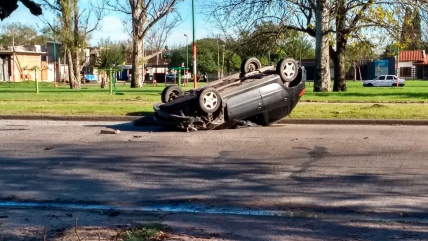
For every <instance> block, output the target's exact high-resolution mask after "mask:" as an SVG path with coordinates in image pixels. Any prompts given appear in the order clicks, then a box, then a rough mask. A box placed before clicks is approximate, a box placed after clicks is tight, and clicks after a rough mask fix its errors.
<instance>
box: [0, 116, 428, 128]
mask: <svg viewBox="0 0 428 241" xmlns="http://www.w3.org/2000/svg"><path fill="white" fill-rule="evenodd" d="M0 120H44V121H99V122H108V121H118V122H137V123H139V122H141V123H142V124H144V123H145V124H146V125H151V124H155V122H154V120H153V118H152V117H151V116H147V117H144V116H50V115H41V116H40V115H0ZM275 124H300V125H408V126H428V119H427V120H392V119H387V120H381V119H379V120H373V119H290V118H285V119H282V120H280V121H278V122H276V123H275Z"/></svg>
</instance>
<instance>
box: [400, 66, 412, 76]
mask: <svg viewBox="0 0 428 241" xmlns="http://www.w3.org/2000/svg"><path fill="white" fill-rule="evenodd" d="M400 77H412V67H402V68H400Z"/></svg>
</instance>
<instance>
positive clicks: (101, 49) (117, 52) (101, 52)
mask: <svg viewBox="0 0 428 241" xmlns="http://www.w3.org/2000/svg"><path fill="white" fill-rule="evenodd" d="M125 58H126V49H125V46H124V45H123V44H120V43H114V42H112V41H111V40H110V39H105V40H104V39H101V40H100V43H99V44H98V51H97V58H96V60H95V67H98V68H99V69H101V70H102V72H104V73H106V70H107V69H110V68H117V66H119V65H121V64H122V62H123V61H124V60H125ZM101 78H102V79H101V88H104V87H105V84H106V82H105V80H106V78H105V76H103V77H101Z"/></svg>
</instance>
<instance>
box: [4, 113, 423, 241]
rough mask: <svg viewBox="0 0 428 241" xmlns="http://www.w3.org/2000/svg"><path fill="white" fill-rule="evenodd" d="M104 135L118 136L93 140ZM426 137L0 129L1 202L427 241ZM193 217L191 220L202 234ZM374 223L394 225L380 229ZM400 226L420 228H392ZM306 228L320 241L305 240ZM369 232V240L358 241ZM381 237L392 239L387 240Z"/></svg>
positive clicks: (314, 130)
mask: <svg viewBox="0 0 428 241" xmlns="http://www.w3.org/2000/svg"><path fill="white" fill-rule="evenodd" d="M106 127H109V128H114V129H119V130H121V133H120V134H116V135H108V134H100V131H101V130H103V129H106ZM427 136H428V127H423V126H412V127H409V126H334V125H325V126H322V125H287V126H282V127H271V128H251V129H239V130H220V131H206V132H202V131H201V132H194V133H182V132H164V131H162V129H160V128H158V127H133V126H132V125H130V124H126V123H90V122H40V121H0V151H1V156H0V201H15V202H38V203H44V202H49V203H63V204H67V203H73V204H101V205H109V206H118V207H120V206H144V205H146V206H150V205H159V204H162V205H172V206H174V205H181V204H186V203H191V204H192V205H193V204H195V205H198V204H199V205H204V206H207V207H215V208H219V209H221V208H224V207H236V208H251V209H259V210H276V211H279V212H283V213H285V214H287V215H288V217H287V218H288V219H287V220H282V219H281V220H282V221H281V220H277V219H273V218H270V219H269V217H264V218H267V219H269V220H270V221H269V222H274V223H275V222H276V223H275V224H272V225H274V226H275V225H277V226H281V225H282V224H284V223H288V224H290V223H295V222H300V221H296V220H297V219H299V220H300V219H303V221H302V220H301V222H304V223H305V224H306V225H308V223H306V222H313V220H312V219H311V218H313V217H318V218H322V219H323V220H335V222H342V221H338V220H342V218H343V220H347V222H348V221H349V220H359V221H358V222H363V224H362V226H361V227H360V228H362V229H361V230H360V229H358V228H355V227H354V226H353V225H348V226H346V225H342V226H340V228H342V229H346V228H352V230H353V231H352V232H348V231H346V230H345V231H343V232H344V234H343V235H345V234H346V235H349V233H357V234H355V235H354V234H353V235H354V236H351V237H349V236H346V235H345V236H340V235H338V232H337V226H334V225H332V223H328V224H320V223H319V222H318V221H317V222H316V223H317V225H318V226H317V225H315V224H314V225H315V226H314V225H312V226H311V225H309V226H311V228H310V229H308V230H307V232H303V231H302V232H301V235H300V231H299V235H300V236H299V235H297V234H296V235H295V233H293V235H295V236H286V235H290V230H291V228H290V230H288V231H287V230H283V229H281V230H276V231H272V230H270V231H269V232H270V234H272V235H271V236H272V237H275V238H269V239H264V238H260V236H259V237H258V238H259V239H257V238H256V237H257V235H259V234H261V233H260V232H262V231H261V230H269V229H266V228H265V229H263V225H267V226H269V225H268V224H267V223H268V221H266V220H265V221H261V220H262V219H260V218H255V217H248V219H247V222H248V223H246V224H245V222H241V221H242V220H244V217H240V220H241V221H240V222H239V223H240V224H239V225H240V226H239V225H238V224H236V222H235V226H233V225H226V224H225V223H227V222H226V221H224V223H223V224H219V225H218V226H216V227H217V228H219V227H220V226H222V230H226V229H227V227H229V228H230V227H234V228H233V229H234V230H235V229H237V227H238V230H241V234H239V235H241V236H239V235H238V236H233V237H235V238H230V240H252V239H251V238H249V237H253V240H324V239H325V240H338V239H340V240H353V238H355V239H356V240H358V238H359V239H360V240H383V238H386V239H389V238H391V237H392V238H393V237H398V239H403V238H405V239H406V240H428V232H427V230H428V228H427V225H426V223H428V212H427V207H428V205H427V204H428V197H427V196H428V192H427V191H428V178H427V177H428V176H427V174H428V162H427V160H428V145H427ZM3 212H11V211H10V210H8V211H3ZM1 214H2V209H0V217H1ZM183 215H186V214H183ZM8 216H9V215H8ZM12 216H13V215H12ZM195 217H196V216H193V219H192V218H191V217H189V218H188V219H187V220H193V221H194V222H193V225H197V224H198V225H202V223H203V221H200V220H199V221H195ZM293 217H294V218H297V219H293ZM335 217H337V218H335ZM216 218H217V219H220V218H219V217H218V216H216V217H215V218H212V220H215V219H216ZM175 219H176V217H175ZM175 219H174V220H175ZM198 219H201V216H198ZM1 220H2V219H1V218H0V230H1V227H2V226H1ZM171 220H172V219H171ZM171 220H170V222H173V221H171ZM204 220H205V222H207V220H208V219H204ZM223 220H224V219H223ZM227 220H229V222H231V221H230V220H232V219H230V218H228V219H227ZM249 220H253V221H251V222H250V221H249ZM373 220H374V221H373ZM382 220H384V221H385V222H392V224H390V225H389V226H388V225H387V227H382V228H379V227H378V226H379V225H381V224H382V225H385V224H384V223H383V222H382ZM388 220H390V221H388ZM391 220H392V221H391ZM404 220H407V221H406V222H408V221H409V220H410V221H411V222H416V223H417V224H412V225H411V228H410V227H409V226H408V224H406V225H404V226H400V225H398V224H399V223H401V221H404ZM166 221H168V220H166ZM176 221H177V220H175V221H174V222H175V223H176ZM372 221H373V222H374V223H373V222H372ZM410 221H409V222H410ZM260 222H263V224H260ZM281 222H284V223H282V224H281ZM379 222H382V223H381V224H379ZM250 223H251V225H253V226H255V227H258V228H250V229H251V230H259V231H257V233H256V234H254V233H252V234H251V232H245V233H247V234H248V235H250V236H248V237H246V236H245V235H244V234H242V230H245V229H246V228H247V229H248V228H249V227H252V226H251V225H250ZM342 223H343V222H342ZM369 223H370V224H369ZM15 224H16V223H15ZM305 224H302V225H299V227H300V228H303V227H305ZM354 224H355V223H354ZM9 225H11V224H10V222H9ZM16 225H17V224H16ZM213 225H214V224H212V223H211V224H210V225H208V226H210V227H213ZM246 225H247V226H246ZM248 225H250V226H248ZM258 225H259V226H258ZM260 225H262V226H260ZM365 225H366V226H365ZM376 225H377V226H376ZM395 225H398V226H400V227H395ZM214 226H215V225H214ZM224 226H226V227H224ZM239 228H240V229H239ZM296 229H297V227H296ZM354 229H355V230H354ZM366 229H369V231H367V230H366ZM401 229H404V230H405V231H400V230H401ZM410 229H411V230H410ZM293 230H294V229H293ZM309 230H312V232H315V233H317V232H319V231H320V230H324V231H323V232H322V235H321V234H320V235H319V236H317V235H315V236H308V235H306V236H305V235H303V234H304V233H310V231H309ZM325 230H331V234H332V236H329V235H328V231H325ZM364 230H365V231H364ZM388 230H389V231H388ZM229 231H230V230H229ZM229 231H227V232H226V231H225V232H226V233H228V232H229ZM247 231H248V230H247ZM294 231H295V230H294ZM294 231H293V232H294ZM370 231H373V232H376V233H375V234H372V235H371V236H370V237H371V238H370V237H365V236H364V235H367V233H370ZM255 232H256V231H255ZM388 232H394V233H393V234H392V236H391V237H389V236H388V235H390V234H391V233H388ZM409 232H410V234H409ZM364 233H365V234H364ZM0 234H1V232H0ZM313 234H314V233H312V234H311V235H313ZM333 234H334V235H333ZM284 235H285V236H286V237H287V239H284V237H285V236H284ZM302 235H303V236H302ZM361 235H363V236H361ZM379 235H380V236H379ZM382 235H386V236H382ZM397 235H398V236H397ZM400 235H401V236H400ZM262 236H263V235H262ZM231 237H232V236H231ZM237 237H238V238H237ZM239 237H241V238H239ZM242 237H243V238H242ZM265 237H267V236H265ZM269 237H270V236H269Z"/></svg>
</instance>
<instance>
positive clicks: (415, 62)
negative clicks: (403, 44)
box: [398, 50, 428, 79]
mask: <svg viewBox="0 0 428 241" xmlns="http://www.w3.org/2000/svg"><path fill="white" fill-rule="evenodd" d="M398 76H399V77H401V78H407V79H410V78H411V79H428V55H427V54H426V53H425V50H404V51H401V52H400V56H399V61H398Z"/></svg>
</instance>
